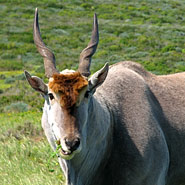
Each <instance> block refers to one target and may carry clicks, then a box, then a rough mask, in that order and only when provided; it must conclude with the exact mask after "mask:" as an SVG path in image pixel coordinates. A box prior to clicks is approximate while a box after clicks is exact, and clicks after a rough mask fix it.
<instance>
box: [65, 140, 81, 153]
mask: <svg viewBox="0 0 185 185" xmlns="http://www.w3.org/2000/svg"><path fill="white" fill-rule="evenodd" d="M65 144H66V146H67V148H68V149H69V150H70V151H71V152H73V151H75V150H76V149H77V148H78V147H79V146H80V139H79V138H76V139H73V140H69V139H68V138H66V139H65Z"/></svg>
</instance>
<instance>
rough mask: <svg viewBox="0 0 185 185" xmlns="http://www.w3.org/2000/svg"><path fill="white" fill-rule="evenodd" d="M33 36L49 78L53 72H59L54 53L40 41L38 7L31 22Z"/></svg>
mask: <svg viewBox="0 0 185 185" xmlns="http://www.w3.org/2000/svg"><path fill="white" fill-rule="evenodd" d="M33 38H34V42H35V45H36V47H37V50H38V52H39V53H40V55H41V56H42V57H43V59H44V68H45V75H46V77H48V78H50V77H52V76H53V74H54V73H59V72H58V71H57V69H56V64H55V55H54V54H53V53H52V51H51V50H50V49H48V48H47V47H46V45H45V44H44V42H43V41H42V38H41V34H40V29H39V22H38V9H37V8H36V9H35V19H34V24H33Z"/></svg>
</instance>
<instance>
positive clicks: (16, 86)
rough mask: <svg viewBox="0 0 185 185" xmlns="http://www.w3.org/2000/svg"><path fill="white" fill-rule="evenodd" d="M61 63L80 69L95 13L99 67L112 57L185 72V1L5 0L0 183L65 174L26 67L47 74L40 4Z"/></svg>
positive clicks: (50, 179) (56, 179)
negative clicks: (36, 29)
mask: <svg viewBox="0 0 185 185" xmlns="http://www.w3.org/2000/svg"><path fill="white" fill-rule="evenodd" d="M36 7H38V8H39V18H40V19H39V22H40V29H41V33H42V38H43V40H44V42H45V43H46V44H47V46H49V48H52V50H53V52H54V53H55V56H56V62H57V67H58V69H60V70H62V69H65V68H72V69H77V67H78V61H79V60H78V59H79V54H80V52H81V51H82V49H83V48H85V47H86V45H87V43H88V42H89V39H90V37H91V30H92V21H93V14H94V12H96V13H97V15H98V19H99V32H100V42H99V46H98V49H97V52H96V54H95V56H94V57H93V60H92V66H91V69H92V72H95V71H96V70H98V69H99V68H100V67H101V66H103V64H104V63H105V62H109V63H110V64H112V63H116V62H119V61H124V60H132V61H136V62H139V63H141V64H142V65H143V66H144V67H145V68H146V69H147V70H149V71H151V72H153V73H155V74H168V73H175V72H181V71H185V61H184V55H185V20H184V19H185V11H184V10H185V3H184V1H183V0H142V1H141V0H138V1H135V0H124V1H122V0H114V1H110V0H106V1H105V0H94V1H92V0H49V1H48V0H40V1H36V0H26V1H24V0H0V15H1V19H0V124H1V130H0V147H1V148H0V153H1V155H0V183H1V184H3V185H7V184H10V185H11V184H19V185H20V184H26V185H27V184H30V185H31V184H34V185H37V184H39V185H40V184H59V183H60V182H63V176H62V174H61V171H60V169H59V166H58V163H57V161H56V159H52V160H51V161H50V164H51V165H50V166H49V167H48V165H46V164H47V161H48V159H49V156H50V155H51V153H52V151H51V149H50V147H49V145H48V143H47V141H46V139H45V137H44V136H43V131H42V129H41V127H40V118H41V111H42V106H43V99H42V98H41V97H40V95H39V94H38V93H36V92H34V91H33V90H32V89H31V88H30V87H29V85H28V84H27V82H26V81H25V78H24V75H23V71H24V70H25V69H26V70H28V71H29V72H31V74H33V75H37V76H39V77H41V78H43V79H44V81H45V82H47V79H46V78H45V77H44V68H43V60H42V58H41V56H40V55H39V54H38V53H37V50H36V47H35V45H34V43H33V36H32V26H33V18H34V11H35V8H36Z"/></svg>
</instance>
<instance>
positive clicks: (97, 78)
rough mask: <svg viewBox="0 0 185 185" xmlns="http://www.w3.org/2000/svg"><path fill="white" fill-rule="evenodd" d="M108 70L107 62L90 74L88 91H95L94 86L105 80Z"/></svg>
mask: <svg viewBox="0 0 185 185" xmlns="http://www.w3.org/2000/svg"><path fill="white" fill-rule="evenodd" d="M108 71H109V64H108V63H106V64H105V65H104V66H103V67H102V68H101V69H100V70H99V71H97V72H96V73H95V74H93V75H92V76H91V78H90V79H89V89H88V91H89V92H90V93H92V94H93V93H94V92H95V91H96V88H97V87H98V86H100V85H101V84H102V83H103V82H104V81H105V78H106V77H107V74H108Z"/></svg>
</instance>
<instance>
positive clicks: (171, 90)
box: [25, 9, 185, 185]
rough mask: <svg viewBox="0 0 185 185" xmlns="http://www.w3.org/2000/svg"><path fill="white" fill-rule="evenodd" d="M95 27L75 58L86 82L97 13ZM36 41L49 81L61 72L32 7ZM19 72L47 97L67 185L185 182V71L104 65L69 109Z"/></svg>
mask: <svg viewBox="0 0 185 185" xmlns="http://www.w3.org/2000/svg"><path fill="white" fill-rule="evenodd" d="M93 30H94V31H93V32H92V39H91V41H90V43H89V45H88V46H87V48H86V49H85V50H83V52H82V54H81V60H80V67H79V72H80V74H81V75H83V76H85V77H86V79H87V77H88V76H89V74H90V62H91V56H92V55H93V54H94V52H95V50H96V48H97V44H98V40H99V37H98V22H97V17H96V15H95V17H94V28H93ZM34 40H35V43H36V46H37V48H38V50H39V52H40V54H41V55H42V56H43V58H44V63H45V69H46V76H47V77H48V78H49V81H50V82H51V81H52V80H53V78H52V77H53V74H54V73H59V72H58V71H57V70H56V67H55V57H54V55H53V53H52V52H51V51H50V50H48V49H47V47H46V46H45V44H44V43H43V41H42V39H41V36H40V31H39V26H38V12H37V9H36V13H35V23H34ZM73 72H74V71H70V70H67V71H65V72H64V71H63V73H68V74H70V73H73ZM25 75H26V78H27V80H28V82H29V84H30V85H31V86H32V88H33V89H35V90H36V91H38V92H40V93H41V94H42V96H43V97H44V98H45V105H44V108H43V116H42V127H43V129H44V132H45V134H46V137H47V139H48V141H49V143H50V145H51V147H52V148H53V149H54V150H56V147H57V143H60V144H61V150H60V154H58V159H59V163H60V166H61V168H62V170H63V172H64V175H65V177H66V184H67V185H183V184H185V176H184V174H185V147H184V141H185V96H184V93H185V73H178V74H174V75H164V76H155V75H153V74H151V73H149V72H147V71H145V70H144V69H143V67H142V66H141V65H139V64H137V63H134V62H128V61H127V62H120V63H117V64H114V65H112V66H111V67H110V69H109V67H108V64H106V65H105V66H104V67H103V68H102V69H100V70H99V71H97V72H96V73H95V74H93V75H92V77H91V78H90V79H88V89H85V90H84V92H83V93H82V94H80V95H79V96H80V101H79V102H78V104H75V105H74V106H73V107H72V108H71V109H70V111H67V112H65V110H64V109H63V107H62V106H61V104H60V101H59V99H58V98H59V97H60V96H59V95H60V94H57V93H56V92H53V91H52V89H50V87H48V86H47V85H46V84H44V83H43V81H42V80H41V79H40V78H38V77H35V76H31V75H30V74H29V73H28V72H26V71H25ZM66 118H68V119H66ZM71 120H73V121H71ZM66 139H67V140H66ZM66 141H67V142H66Z"/></svg>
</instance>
